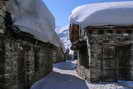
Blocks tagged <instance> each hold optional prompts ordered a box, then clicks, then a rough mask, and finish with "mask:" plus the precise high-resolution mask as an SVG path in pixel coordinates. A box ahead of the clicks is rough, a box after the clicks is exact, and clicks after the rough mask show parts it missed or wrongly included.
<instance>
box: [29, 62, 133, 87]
mask: <svg viewBox="0 0 133 89" xmlns="http://www.w3.org/2000/svg"><path fill="white" fill-rule="evenodd" d="M75 68H76V61H66V62H60V63H57V64H54V68H53V72H52V73H50V74H49V75H48V76H46V77H44V78H43V79H41V80H40V81H38V82H36V83H35V84H34V85H33V86H32V87H31V89H132V88H126V87H123V86H120V85H117V84H115V83H99V84H92V83H88V82H87V81H85V80H83V79H81V78H80V77H79V76H78V75H77V73H76V71H75ZM130 84H131V85H132V86H133V82H130Z"/></svg>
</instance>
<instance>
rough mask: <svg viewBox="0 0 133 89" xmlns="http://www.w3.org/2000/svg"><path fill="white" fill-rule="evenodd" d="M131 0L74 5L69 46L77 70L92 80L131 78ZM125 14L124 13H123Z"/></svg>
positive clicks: (132, 49)
mask: <svg viewBox="0 0 133 89" xmlns="http://www.w3.org/2000/svg"><path fill="white" fill-rule="evenodd" d="M131 11H133V2H132V1H131V2H130V1H129V2H111V3H99V4H90V5H84V6H81V7H78V8H76V9H75V10H74V11H73V13H72V15H71V16H70V18H71V24H70V31H69V32H70V39H71V42H72V47H71V48H72V49H73V50H75V51H76V52H78V67H77V72H78V74H79V75H80V76H82V77H83V78H84V79H87V80H88V81H91V82H112V81H118V80H133V39H132V38H133V21H132V20H133V18H132V15H133V13H132V12H131ZM123 13H124V14H123Z"/></svg>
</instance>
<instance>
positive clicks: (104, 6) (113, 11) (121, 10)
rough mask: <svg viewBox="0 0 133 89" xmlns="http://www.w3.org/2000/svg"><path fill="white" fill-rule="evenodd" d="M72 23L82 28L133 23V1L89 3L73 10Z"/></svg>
mask: <svg viewBox="0 0 133 89" xmlns="http://www.w3.org/2000/svg"><path fill="white" fill-rule="evenodd" d="M70 23H71V24H79V25H80V26H81V27H82V28H85V27H87V26H102V25H131V24H133V1H122V2H104V3H95V4H87V5H83V6H80V7H78V8H76V9H74V10H73V11H72V14H71V15H70Z"/></svg>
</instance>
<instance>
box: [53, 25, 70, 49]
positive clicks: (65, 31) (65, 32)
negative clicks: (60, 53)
mask: <svg viewBox="0 0 133 89" xmlns="http://www.w3.org/2000/svg"><path fill="white" fill-rule="evenodd" d="M55 31H56V33H57V34H58V35H59V37H60V39H61V40H62V41H63V43H64V46H65V48H66V49H67V48H70V46H71V42H70V39H69V27H68V26H64V27H61V28H56V29H55Z"/></svg>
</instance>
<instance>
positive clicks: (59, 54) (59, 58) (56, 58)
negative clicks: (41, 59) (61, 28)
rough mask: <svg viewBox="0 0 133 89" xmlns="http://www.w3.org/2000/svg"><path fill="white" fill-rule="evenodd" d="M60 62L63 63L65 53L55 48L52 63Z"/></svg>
mask: <svg viewBox="0 0 133 89" xmlns="http://www.w3.org/2000/svg"><path fill="white" fill-rule="evenodd" d="M61 61H65V53H64V52H63V50H62V49H61V48H55V49H54V50H53V62H54V63H57V62H61Z"/></svg>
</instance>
